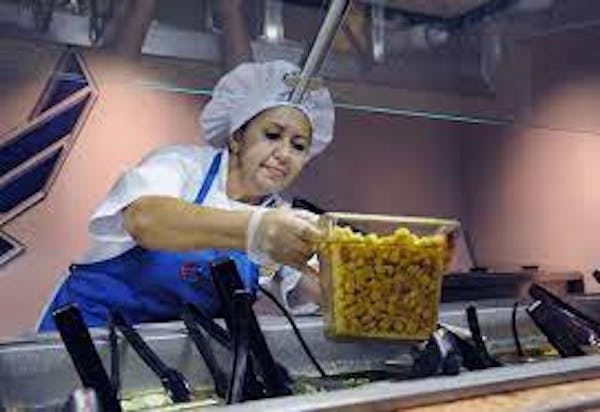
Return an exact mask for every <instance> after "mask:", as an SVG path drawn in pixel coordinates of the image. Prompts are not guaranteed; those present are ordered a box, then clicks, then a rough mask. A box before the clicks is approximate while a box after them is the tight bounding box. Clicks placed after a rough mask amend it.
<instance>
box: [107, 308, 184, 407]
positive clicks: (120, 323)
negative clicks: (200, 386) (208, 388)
mask: <svg viewBox="0 0 600 412" xmlns="http://www.w3.org/2000/svg"><path fill="white" fill-rule="evenodd" d="M111 317H112V320H113V322H114V325H115V327H116V328H117V329H118V330H119V331H120V332H121V333H122V334H123V336H124V337H125V339H126V340H127V342H128V343H129V344H130V345H131V347H132V348H133V350H134V351H135V352H136V353H137V354H138V356H139V357H140V358H141V359H142V360H143V361H144V363H145V364H146V365H148V367H149V368H150V369H152V371H153V372H154V373H155V374H156V375H157V376H158V377H159V378H160V381H161V383H162V385H163V387H164V388H165V390H166V391H167V394H168V395H169V397H170V398H171V399H172V400H173V402H175V403H181V402H189V401H190V400H191V399H192V394H191V390H190V386H189V384H188V382H187V381H186V379H185V377H184V376H183V375H182V374H181V373H180V372H179V371H177V370H175V369H173V368H170V367H168V366H167V365H165V364H164V362H163V361H162V360H161V359H160V358H159V357H158V355H157V354H156V353H155V352H154V351H153V350H152V349H151V348H150V346H148V345H147V344H146V342H144V340H143V339H142V337H141V336H140V335H139V333H138V332H137V331H136V330H135V329H134V327H133V325H132V324H131V323H130V322H129V321H128V320H127V319H126V318H125V317H124V316H123V315H122V314H121V313H120V312H118V311H116V310H112V311H111Z"/></svg>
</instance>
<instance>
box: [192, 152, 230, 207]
mask: <svg viewBox="0 0 600 412" xmlns="http://www.w3.org/2000/svg"><path fill="white" fill-rule="evenodd" d="M222 157H223V152H219V153H217V154H216V155H215V157H213V160H212V163H211V165H210V168H209V169H208V173H207V175H206V177H205V178H204V183H202V187H201V188H200V191H199V192H198V196H196V200H195V201H194V203H200V204H201V203H204V199H205V198H206V195H207V194H208V191H209V190H210V188H211V186H212V184H213V182H214V180H215V177H216V176H217V173H219V167H220V166H221V158H222Z"/></svg>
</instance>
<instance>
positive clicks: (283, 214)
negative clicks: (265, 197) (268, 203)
mask: <svg viewBox="0 0 600 412" xmlns="http://www.w3.org/2000/svg"><path fill="white" fill-rule="evenodd" d="M316 220H317V216H316V215H313V214H311V213H309V212H305V211H294V210H291V209H264V208H260V209H257V210H256V211H254V212H253V213H252V216H251V217H250V223H249V224H248V232H247V245H246V246H247V247H246V249H247V253H248V257H249V258H250V260H252V261H253V262H255V263H258V264H263V265H265V264H273V263H279V264H282V265H287V266H291V267H293V268H296V269H298V270H300V271H302V272H304V273H310V274H314V275H317V273H316V270H315V269H314V268H312V267H310V266H308V265H307V261H308V260H309V259H310V258H311V257H312V256H313V255H314V253H315V252H316V249H317V243H318V242H319V241H320V239H321V237H322V232H321V230H320V228H319V227H318V226H317V224H316Z"/></svg>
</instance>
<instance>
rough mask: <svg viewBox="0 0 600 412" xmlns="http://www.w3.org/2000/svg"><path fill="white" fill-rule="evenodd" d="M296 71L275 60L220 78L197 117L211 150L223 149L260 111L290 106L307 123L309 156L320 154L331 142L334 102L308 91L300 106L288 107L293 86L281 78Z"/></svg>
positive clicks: (321, 90) (323, 91) (321, 91)
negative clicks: (310, 129) (298, 110)
mask: <svg viewBox="0 0 600 412" xmlns="http://www.w3.org/2000/svg"><path fill="white" fill-rule="evenodd" d="M299 71H300V69H299V68H298V67H297V66H296V65H294V64H292V63H289V62H286V61H283V60H277V61H271V62H266V63H243V64H241V65H239V66H238V67H236V68H235V69H234V70H232V71H231V72H229V73H227V74H226V75H225V76H223V77H222V78H221V80H219V82H218V83H217V85H216V86H215V89H214V91H213V95H212V99H211V100H210V102H208V104H207V105H206V106H205V107H204V110H202V114H201V115H200V124H201V127H202V131H203V133H204V138H205V139H206V141H207V142H209V143H210V144H211V145H212V146H214V147H225V146H226V145H227V141H228V139H229V138H230V136H231V135H232V134H233V133H234V132H235V131H237V130H238V129H239V128H240V127H242V126H243V125H244V124H245V123H246V122H248V121H249V120H250V119H252V118H253V117H254V116H256V115H257V114H259V113H260V112H262V111H263V110H266V109H270V108H272V107H277V106H292V107H296V108H298V109H300V110H301V111H302V112H303V113H304V114H305V115H306V116H307V117H308V119H309V120H310V123H311V126H312V143H311V147H310V154H311V156H314V155H316V154H319V153H320V152H321V151H322V150H323V149H325V147H326V146H327V145H328V144H329V143H330V142H331V140H332V139H333V122H334V107H333V101H332V100H331V96H330V94H329V91H328V90H327V89H325V88H319V89H317V90H312V91H307V92H306V95H305V97H304V99H303V101H302V102H301V103H299V104H292V103H290V102H289V101H288V96H289V95H290V92H291V91H292V86H290V85H287V84H286V82H284V77H285V75H286V74H288V73H298V72H299Z"/></svg>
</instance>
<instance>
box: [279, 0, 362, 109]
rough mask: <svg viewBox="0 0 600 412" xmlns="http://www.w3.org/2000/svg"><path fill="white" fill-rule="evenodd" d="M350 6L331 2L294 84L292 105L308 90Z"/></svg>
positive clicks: (343, 1)
mask: <svg viewBox="0 0 600 412" xmlns="http://www.w3.org/2000/svg"><path fill="white" fill-rule="evenodd" d="M349 4H350V1H349V0H333V1H332V2H331V6H329V10H328V11H327V16H325V20H324V21H323V24H322V25H321V28H320V29H319V34H318V35H317V38H316V39H315V42H314V43H313V45H312V48H311V50H310V53H309V54H308V57H307V58H306V62H304V67H303V68H302V71H301V72H300V77H299V78H298V83H297V84H296V86H295V88H294V91H293V92H292V95H291V97H290V101H291V102H292V103H299V102H300V101H302V98H303V97H304V93H305V92H306V89H307V88H308V85H309V82H310V79H311V78H312V77H313V76H314V75H315V74H316V73H317V72H318V71H319V69H320V68H321V65H322V64H323V61H324V60H325V57H326V56H327V52H328V51H329V48H330V46H331V43H332V42H333V39H334V37H335V34H336V33H337V30H338V28H339V27H340V25H341V23H342V20H343V19H344V15H345V14H346V10H348V6H349Z"/></svg>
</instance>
